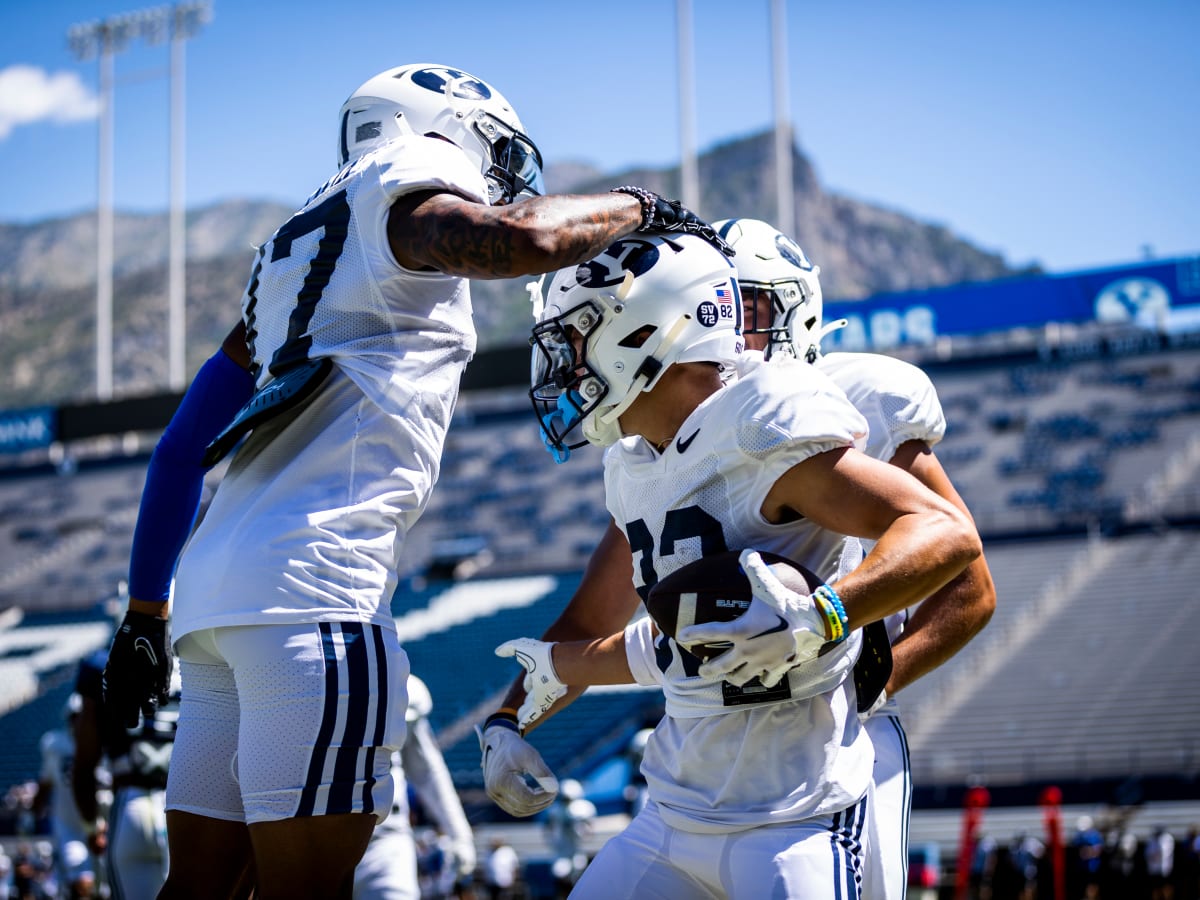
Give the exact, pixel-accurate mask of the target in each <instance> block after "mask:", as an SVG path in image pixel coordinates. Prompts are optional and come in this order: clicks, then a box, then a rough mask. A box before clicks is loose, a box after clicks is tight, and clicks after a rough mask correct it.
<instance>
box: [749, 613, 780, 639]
mask: <svg viewBox="0 0 1200 900" xmlns="http://www.w3.org/2000/svg"><path fill="white" fill-rule="evenodd" d="M775 618H777V619H778V620H779V624H778V625H776V626H775V627H774V628H768V629H767V630H766V631H760V632H759V633H758V634H756V635H754V636H753V637H751V638H750V640H754V638H760V637H766V636H767V635H768V634H774V633H775V632H777V631H783V630H784V629H785V628H787V627H788V623H787V619H785V618H784V617H783V616H781V615H780V614H779V613H775Z"/></svg>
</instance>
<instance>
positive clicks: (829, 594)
mask: <svg viewBox="0 0 1200 900" xmlns="http://www.w3.org/2000/svg"><path fill="white" fill-rule="evenodd" d="M812 596H813V601H814V602H815V603H816V606H817V609H819V610H820V611H821V615H822V616H824V617H825V621H826V623H827V624H828V625H829V633H830V634H831V635H832V637H831V638H830V639H829V640H830V641H831V642H832V643H835V644H840V643H841V642H842V641H844V640H845V639H846V637H847V635H849V634H850V629H849V624H850V620H849V619H848V618H847V617H846V607H845V606H843V605H842V598H841V597H839V596H838V595H837V591H835V590H834V589H833V588H831V587H830V586H829V585H827V584H823V585H821V586H820V587H819V588H817V589H816V590H815V591H813V593H812Z"/></svg>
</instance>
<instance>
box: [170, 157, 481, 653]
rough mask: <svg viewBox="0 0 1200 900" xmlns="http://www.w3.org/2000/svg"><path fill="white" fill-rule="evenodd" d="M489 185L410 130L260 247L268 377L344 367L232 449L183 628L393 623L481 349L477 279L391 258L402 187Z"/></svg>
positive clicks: (194, 546)
mask: <svg viewBox="0 0 1200 900" xmlns="http://www.w3.org/2000/svg"><path fill="white" fill-rule="evenodd" d="M431 189H433V190H447V191H453V192H454V193H456V194H459V195H462V196H465V197H468V198H471V199H473V200H476V201H479V202H487V201H486V198H487V191H486V186H485V183H484V179H483V176H482V175H481V174H480V172H479V171H478V170H477V169H476V168H475V167H474V166H472V165H471V163H470V161H469V160H468V159H467V157H466V155H465V154H464V153H463V152H462V151H461V150H460V149H458V148H457V147H455V146H454V145H452V144H449V143H447V142H445V141H440V140H435V139H433V138H424V137H406V138H400V139H397V140H395V141H391V142H389V143H387V144H384V145H383V146H381V147H380V148H379V149H377V150H375V151H374V152H372V153H369V154H366V155H365V156H363V157H362V158H360V159H359V160H357V161H356V162H355V163H353V164H352V165H350V166H348V167H347V168H345V169H343V170H342V171H341V172H339V173H338V174H337V176H336V177H334V178H333V179H332V180H331V181H330V182H328V183H327V184H326V185H324V186H323V187H322V188H321V189H320V190H319V191H317V193H316V194H314V195H313V196H312V197H311V198H310V199H309V200H308V202H307V203H306V204H305V205H304V207H303V208H302V209H301V210H300V211H299V212H297V213H296V215H294V216H293V217H292V218H291V219H289V220H288V221H287V222H286V223H284V224H283V225H282V226H281V227H280V228H279V229H278V230H277V231H276V232H275V234H274V236H273V237H272V238H271V239H270V240H269V241H267V243H266V244H264V245H263V246H262V248H261V249H260V250H259V253H258V256H257V258H256V260H255V262H254V267H253V270H252V273H251V277H250V281H249V283H248V284H247V286H246V292H245V295H244V297H243V301H242V307H243V318H244V319H245V322H246V327H247V342H248V344H249V345H250V347H251V351H252V356H253V362H254V364H255V365H257V366H261V370H260V371H259V372H258V385H259V387H262V386H264V385H266V384H268V383H269V382H270V381H271V380H272V379H273V377H274V375H275V374H277V373H279V372H282V371H284V370H286V368H287V367H288V366H289V365H290V364H292V363H294V362H296V361H303V360H304V359H306V358H308V359H313V358H317V357H329V358H332V359H333V361H334V363H335V365H334V368H333V371H332V374H331V375H330V376H329V377H328V379H327V380H326V381H325V382H324V383H323V384H322V385H321V386H320V388H319V389H318V391H317V393H316V394H315V395H314V397H313V398H312V399H310V400H309V401H307V402H306V403H305V404H304V405H303V406H301V407H300V408H299V409H298V410H297V411H294V412H289V413H284V414H282V415H278V416H276V417H275V418H273V419H270V420H269V421H267V422H266V423H265V424H261V425H259V426H258V427H257V428H255V430H254V431H253V432H252V433H251V435H250V436H249V437H248V438H247V439H246V441H245V442H244V443H243V445H242V447H241V448H240V449H239V451H238V452H237V455H236V456H235V457H234V459H233V461H232V462H231V464H230V466H229V470H228V472H227V473H226V475H225V477H224V479H223V481H222V483H221V485H220V487H219V489H218V490H217V492H216V494H215V496H214V498H213V502H212V504H211V506H210V507H209V509H208V511H207V513H206V515H205V518H204V520H203V521H202V522H201V524H200V526H199V528H198V529H197V530H196V532H195V534H194V535H193V536H192V538H191V540H190V541H189V543H188V545H187V546H186V547H185V549H184V552H183V555H182V557H181V559H180V563H179V568H178V572H177V576H176V583H175V594H174V611H173V625H172V631H173V634H174V636H175V637H176V638H179V637H182V636H183V635H184V634H187V633H188V632H189V631H192V630H195V629H199V628H210V627H217V626H225V625H249V624H265V623H280V624H282V623H295V622H318V621H335V620H342V621H345V620H349V621H360V622H364V623H367V622H370V623H377V624H382V625H387V626H389V627H391V622H392V619H391V613H390V610H389V599H390V597H391V594H392V591H393V590H394V588H395V583H396V570H397V568H398V566H397V562H398V557H399V553H400V548H401V545H402V543H403V540H404V536H405V534H406V533H407V530H408V528H409V527H411V525H412V524H413V522H415V521H416V519H417V517H418V516H419V514H420V512H421V511H422V509H423V508H424V506H425V503H426V502H427V500H428V495H429V491H430V489H431V488H432V486H433V484H434V482H435V481H436V480H437V475H438V471H439V464H440V463H439V459H440V456H441V451H442V445H443V443H444V441H445V435H446V429H447V427H448V426H449V422H450V417H451V414H452V413H453V410H454V406H455V403H456V401H457V398H458V386H459V379H460V377H461V375H462V371H463V369H464V368H465V366H466V364H467V362H468V361H469V360H470V358H471V355H472V354H473V352H474V349H475V330H474V326H473V324H472V320H471V299H470V290H469V286H468V282H467V280H466V279H464V278H459V277H455V276H448V275H444V274H442V273H440V272H415V271H410V270H407V269H404V268H401V266H400V265H399V264H398V263H397V262H396V260H395V258H394V257H393V255H392V252H391V249H390V246H389V244H388V240H387V221H388V213H389V210H390V208H391V206H392V204H393V203H394V202H395V201H396V199H397V198H399V197H400V196H402V195H404V194H406V193H411V192H413V191H420V190H431Z"/></svg>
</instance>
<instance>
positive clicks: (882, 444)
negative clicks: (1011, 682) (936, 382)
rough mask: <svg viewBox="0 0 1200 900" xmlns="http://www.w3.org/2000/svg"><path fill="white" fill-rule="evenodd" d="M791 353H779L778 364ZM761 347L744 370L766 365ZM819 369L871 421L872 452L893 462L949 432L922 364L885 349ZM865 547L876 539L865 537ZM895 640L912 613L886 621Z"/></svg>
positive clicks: (842, 357) (845, 356)
mask: <svg viewBox="0 0 1200 900" xmlns="http://www.w3.org/2000/svg"><path fill="white" fill-rule="evenodd" d="M785 359H790V358H789V357H776V359H775V361H774V363H773V364H777V363H778V362H780V361H781V360H785ZM763 362H764V360H763V355H762V353H761V352H758V351H753V350H748V351H746V352H745V353H744V354H742V358H741V360H740V361H739V363H738V372H739V375H746V374H748V373H750V372H752V371H754V370H755V369H756V368H758V367H759V366H761V365H762V364H763ZM814 365H815V366H816V368H817V369H819V370H820V371H821V372H823V373H824V374H825V375H827V376H829V378H830V380H831V381H833V383H834V384H836V385H837V386H838V387H839V388H841V389H842V392H843V393H844V394H845V395H846V399H848V400H849V401H850V402H851V403H852V404H853V405H854V408H855V409H857V410H858V411H859V412H860V413H862V415H863V417H864V418H866V420H867V428H868V434H867V440H866V443H865V444H864V445H863V446H862V448H861V449H862V450H863V452H864V453H866V454H867V455H868V456H870V457H873V458H875V459H878V460H882V461H883V462H890V461H891V459H892V457H893V456H895V455H896V451H897V450H898V449H900V445H901V444H904V443H906V442H908V441H924V442H925V443H926V444H928V445H929V446H930V447H932V446H934V445H935V444H937V443H938V442H939V441H940V440H941V439H942V438H943V437H944V436H945V434H946V417H945V415H944V414H943V412H942V404H941V402H940V401H939V400H938V396H937V390H936V389H935V388H934V386H933V382H932V381H930V380H929V376H928V375H926V374H925V373H924V372H923V371H921V370H920V369H919V368H917V367H916V366H914V365H912V364H911V363H907V362H904V361H903V360H899V359H895V358H893V357H891V356H884V355H883V354H882V353H830V354H826V355H823V356H820V357H818V358H817V361H816V362H815V363H814ZM862 545H863V552H864V554H865V553H868V552H870V549H871V547H873V546H874V542H873V541H868V540H863V541H862ZM884 621H885V623H886V625H887V629H888V636H889V637H890V638H891V640H892V642H893V643H894V642H895V641H896V639H897V638H898V637H899V636H900V634H901V633H902V632H903V631H904V623H905V622H906V621H908V612H907V610H906V611H903V612H898V613H895V614H893V615H891V616H888V617H887V619H885V620H884Z"/></svg>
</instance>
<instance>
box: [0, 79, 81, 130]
mask: <svg viewBox="0 0 1200 900" xmlns="http://www.w3.org/2000/svg"><path fill="white" fill-rule="evenodd" d="M99 113H100V100H99V98H98V97H97V96H96V95H95V94H94V93H92V91H91V89H90V88H89V87H88V86H87V85H85V84H84V83H83V82H82V81H80V80H79V76H78V75H77V74H76V73H74V72H57V73H54V74H51V73H49V72H47V71H45V70H44V69H39V68H37V67H36V66H26V65H15V66H9V67H8V68H6V69H0V141H2V140H4V139H5V138H7V137H8V136H9V134H11V133H12V130H13V129H14V128H16V127H18V126H20V125H31V124H33V123H34V122H44V121H51V122H78V121H80V120H83V119H94V118H96V116H97V115H99Z"/></svg>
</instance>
